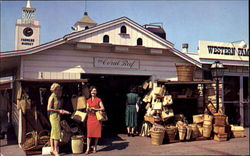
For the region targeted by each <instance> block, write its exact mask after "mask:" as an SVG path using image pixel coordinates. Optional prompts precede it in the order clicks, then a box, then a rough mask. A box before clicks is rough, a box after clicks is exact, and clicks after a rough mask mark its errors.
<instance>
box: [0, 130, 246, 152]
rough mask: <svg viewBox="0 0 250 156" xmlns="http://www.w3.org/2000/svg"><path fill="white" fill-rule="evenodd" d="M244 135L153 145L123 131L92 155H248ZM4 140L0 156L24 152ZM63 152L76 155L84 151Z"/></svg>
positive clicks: (106, 141) (100, 146)
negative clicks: (77, 152) (222, 140)
mask: <svg viewBox="0 0 250 156" xmlns="http://www.w3.org/2000/svg"><path fill="white" fill-rule="evenodd" d="M245 135H246V137H244V138H231V139H230V140H229V141H225V142H217V141H214V140H205V141H189V142H178V143H171V144H163V145H160V146H157V145H152V144H151V139H150V138H148V137H140V136H136V137H127V135H125V134H120V135H118V136H117V137H111V138H102V140H100V144H99V146H98V151H97V153H96V154H93V153H91V154H89V155H93V156H94V155H116V156H117V155H129V156H130V155H249V128H246V129H245ZM4 143H6V142H4V140H1V147H0V148H1V156H23V155H25V153H24V152H23V151H22V150H21V149H20V148H19V147H18V146H17V145H16V144H13V145H6V144H5V145H4ZM61 155H67V156H73V155H74V156H77V155H79V156H80V155H83V154H77V155H76V154H67V153H61Z"/></svg>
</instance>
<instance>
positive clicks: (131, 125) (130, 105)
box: [125, 88, 139, 136]
mask: <svg viewBox="0 0 250 156" xmlns="http://www.w3.org/2000/svg"><path fill="white" fill-rule="evenodd" d="M135 92H136V89H135V88H131V89H130V93H128V94H127V101H126V118H125V119H126V126H127V131H128V136H134V135H135V128H136V126H137V112H136V102H137V100H138V97H139V96H138V94H136V93H135Z"/></svg>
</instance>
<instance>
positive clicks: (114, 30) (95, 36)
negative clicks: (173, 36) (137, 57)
mask: <svg viewBox="0 0 250 156" xmlns="http://www.w3.org/2000/svg"><path fill="white" fill-rule="evenodd" d="M123 25H125V26H126V28H127V34H128V35H129V36H127V37H125V36H123V35H120V28H121V26H123ZM104 35H108V36H109V43H111V44H116V45H128V46H136V45H137V39H138V38H141V39H142V41H143V46H145V47H154V48H167V47H166V46H165V45H162V44H161V43H159V42H157V41H156V40H154V39H152V38H150V37H149V36H147V35H145V34H143V33H141V32H140V31H138V30H137V29H135V28H133V27H131V26H130V25H127V24H125V23H124V24H118V25H115V26H113V27H109V28H107V29H103V30H101V31H97V32H95V33H91V34H88V35H86V36H84V37H81V38H78V39H76V40H74V41H76V42H91V43H103V36H104Z"/></svg>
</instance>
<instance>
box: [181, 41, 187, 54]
mask: <svg viewBox="0 0 250 156" xmlns="http://www.w3.org/2000/svg"><path fill="white" fill-rule="evenodd" d="M182 52H183V53H188V44H187V43H183V44H182Z"/></svg>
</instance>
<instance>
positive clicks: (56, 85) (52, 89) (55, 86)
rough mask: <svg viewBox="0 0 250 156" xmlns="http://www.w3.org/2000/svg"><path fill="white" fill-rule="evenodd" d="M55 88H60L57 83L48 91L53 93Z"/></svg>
mask: <svg viewBox="0 0 250 156" xmlns="http://www.w3.org/2000/svg"><path fill="white" fill-rule="evenodd" d="M57 87H60V85H59V84H58V83H53V84H52V85H51V87H50V91H54V90H55V89H56V88H57Z"/></svg>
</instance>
